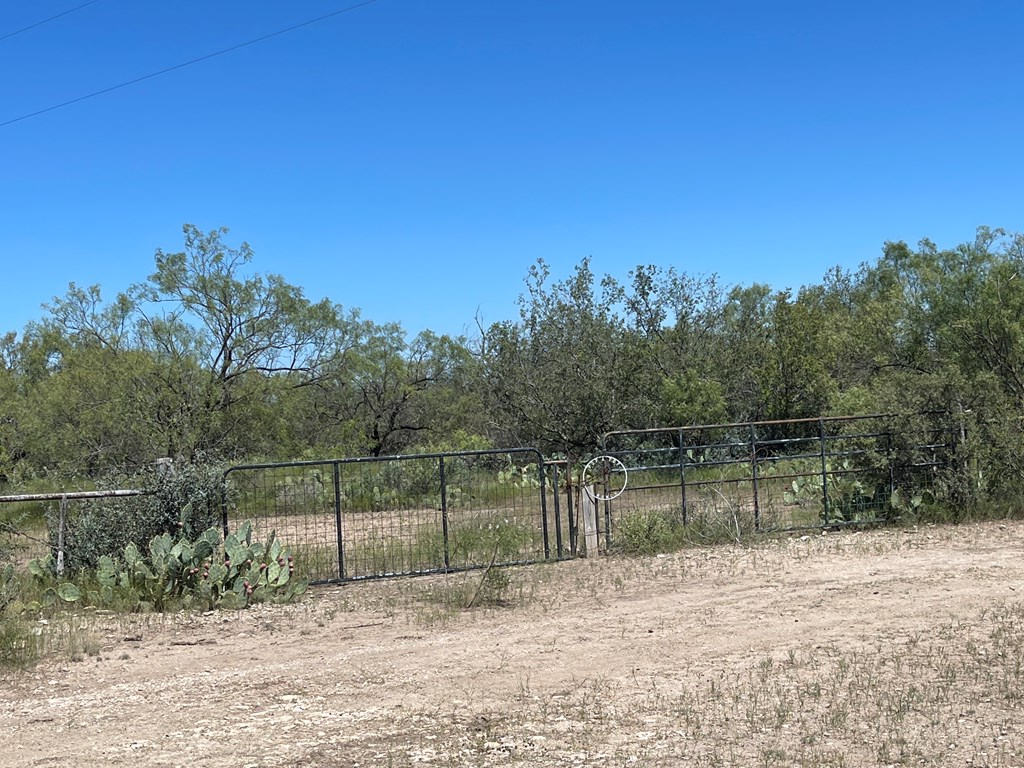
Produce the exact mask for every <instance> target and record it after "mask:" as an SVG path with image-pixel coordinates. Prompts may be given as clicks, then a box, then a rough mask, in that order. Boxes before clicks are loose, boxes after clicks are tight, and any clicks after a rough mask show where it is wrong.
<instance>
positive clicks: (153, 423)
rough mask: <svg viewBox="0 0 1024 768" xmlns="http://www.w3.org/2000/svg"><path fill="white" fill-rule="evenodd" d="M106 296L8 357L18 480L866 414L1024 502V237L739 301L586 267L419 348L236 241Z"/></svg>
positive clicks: (571, 442)
mask: <svg viewBox="0 0 1024 768" xmlns="http://www.w3.org/2000/svg"><path fill="white" fill-rule="evenodd" d="M154 261H155V269H154V271H153V273H152V274H151V275H149V276H148V277H147V278H146V279H144V280H142V281H141V282H139V283H137V284H135V285H133V286H132V287H131V288H129V289H128V290H126V291H125V292H124V293H121V294H118V295H116V296H114V297H112V298H109V299H108V298H105V297H104V296H103V295H102V293H101V288H100V286H96V285H93V286H89V287H82V286H79V285H77V284H75V283H71V284H70V285H69V287H68V290H67V292H66V293H65V294H64V295H63V296H59V297H55V298H54V299H53V301H52V302H50V303H49V304H48V305H47V306H46V307H45V308H44V314H43V316H42V317H41V318H40V319H39V320H37V321H35V322H32V323H30V324H29V325H28V326H26V327H25V328H24V329H22V330H21V332H20V333H8V334H7V335H5V336H4V337H2V338H0V480H7V481H10V482H15V481H18V480H19V479H24V478H28V477H33V476H37V475H41V474H45V473H51V472H57V473H59V474H61V475H64V476H71V475H83V474H84V475H89V474H95V473H98V472H101V471H104V470H108V469H111V468H126V469H131V468H133V467H137V466H139V465H142V464H148V463H151V462H152V461H153V459H154V458H156V457H158V456H173V457H184V458H193V457H195V456H197V455H201V454H202V455H210V456H215V457H218V458H220V459H224V460H250V459H253V460H254V459H290V458H296V457H318V458H322V457H326V456H342V455H348V456H352V455H376V456H379V455H389V454H395V453H408V452H413V451H416V450H438V449H443V448H458V447H481V446H486V445H493V446H504V447H515V446H522V445H533V446H538V447H540V448H541V449H542V450H544V451H545V452H546V453H551V454H563V455H568V456H570V457H581V456H585V455H587V454H588V453H591V452H593V451H594V450H595V449H596V446H597V444H598V441H599V439H600V436H601V434H602V433H603V432H606V431H610V430H618V429H641V428H648V427H654V426H685V425H692V424H701V423H723V422H729V421H746V420H762V419H790V418H801V417H817V416H821V415H827V414H855V413H864V412H869V411H873V412H880V411H889V412H893V411H895V412H911V411H917V410H927V409H934V410H945V411H949V412H955V413H958V414H961V417H962V419H963V420H964V421H965V422H966V421H969V422H970V423H971V424H972V426H973V428H974V433H975V434H977V435H979V436H980V437H979V438H978V439H979V440H980V441H981V443H983V444H984V445H985V446H987V447H986V449H985V450H986V451H987V453H984V456H985V457H988V458H986V459H984V460H985V461H989V462H990V464H991V469H992V472H990V473H989V475H988V476H987V477H988V480H987V482H990V483H993V484H1002V485H1006V484H1013V483H1016V484H1020V483H1024V463H1022V459H1021V453H1022V452H1024V451H1022V449H1021V448H1020V446H1021V445H1022V444H1024V442H1022V439H1021V437H1022V421H1021V415H1022V409H1024V319H1022V318H1024V275H1022V274H1021V273H1022V267H1024V236H1022V235H1018V234H1011V233H1007V232H1005V231H1003V230H1000V229H990V228H987V227H982V228H979V229H978V231H977V233H976V235H975V237H974V238H973V239H972V240H970V241H968V242H965V243H963V244H960V245H957V246H955V247H953V248H949V249H945V250H944V249H940V248H938V247H937V246H936V245H935V244H934V243H932V242H930V241H928V240H922V241H921V242H920V243H918V244H917V246H916V247H912V246H910V245H908V244H907V243H904V242H888V243H885V244H884V246H883V248H882V252H881V255H880V256H879V258H878V259H877V260H876V261H875V262H874V263H866V264H864V265H863V266H862V267H861V268H860V269H858V270H856V271H854V272H846V271H843V270H840V269H835V270H832V271H831V272H829V273H828V274H827V275H825V276H824V278H823V280H822V281H821V283H819V284H814V285H806V286H802V287H800V288H798V289H796V290H790V289H787V290H776V289H773V288H771V287H769V286H767V285H763V284H756V283H755V284H752V285H747V286H723V285H721V283H720V281H719V280H718V278H717V277H715V276H714V275H688V274H685V273H682V272H679V271H677V270H676V269H675V268H674V267H672V266H657V265H639V266H637V267H635V268H634V269H633V270H632V271H631V272H629V273H628V275H627V276H626V279H625V280H622V281H620V280H619V279H618V278H616V277H614V276H608V275H606V276H598V275H595V274H594V273H593V271H592V269H591V265H590V261H589V260H587V259H584V260H583V261H581V262H580V263H579V264H578V265H577V266H576V268H575V269H574V270H573V272H572V273H571V274H569V275H567V276H563V277H558V276H554V275H552V274H551V270H550V268H549V266H548V265H547V264H546V263H544V262H543V261H538V262H536V263H535V264H534V265H533V266H532V267H530V269H529V271H528V274H527V275H526V279H525V287H524V290H523V292H522V294H521V296H520V299H519V305H518V309H519V316H518V318H517V319H516V320H511V321H507V322H501V323H495V324H493V325H491V326H490V327H483V328H480V332H479V335H478V337H477V338H472V339H467V338H465V337H450V336H439V335H437V334H434V333H432V332H430V331H427V330H425V331H423V332H421V333H418V334H416V335H410V334H408V333H407V332H406V331H405V329H403V328H402V327H401V326H400V325H399V324H397V323H393V322H374V321H372V320H368V319H364V318H362V317H361V316H360V314H359V312H358V310H356V309H354V308H345V307H342V306H340V305H338V304H336V303H334V302H332V301H330V300H329V299H326V298H325V299H320V300H312V299H310V298H307V297H306V296H305V294H304V292H303V290H302V289H301V288H299V287H297V286H295V285H292V284H290V283H289V282H287V281H286V279H285V278H284V277H282V276H279V275H268V274H262V273H260V272H259V271H257V270H255V269H254V264H255V263H256V259H255V255H254V253H253V250H252V248H250V246H249V245H247V244H246V243H244V242H243V243H241V244H240V245H233V244H232V243H231V241H230V239H229V233H228V231H227V230H226V229H217V230H213V231H210V232H203V231H201V230H199V229H198V228H196V227H193V226H191V225H186V226H185V227H184V246H183V249H182V250H180V251H174V252H165V251H163V250H157V251H156V253H155V259H154Z"/></svg>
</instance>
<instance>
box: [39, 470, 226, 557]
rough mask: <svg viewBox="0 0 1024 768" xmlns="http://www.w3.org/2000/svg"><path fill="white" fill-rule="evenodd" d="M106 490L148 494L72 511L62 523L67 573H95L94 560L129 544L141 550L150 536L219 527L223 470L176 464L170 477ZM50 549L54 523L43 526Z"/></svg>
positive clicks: (152, 475) (159, 475)
mask: <svg viewBox="0 0 1024 768" xmlns="http://www.w3.org/2000/svg"><path fill="white" fill-rule="evenodd" d="M104 485H106V486H107V487H109V488H116V487H120V488H125V487H130V488H139V489H143V490H147V491H152V493H150V494H148V495H145V496H127V497H118V498H107V499H90V500H87V501H85V502H82V503H81V505H80V506H78V505H76V506H77V510H78V511H77V514H74V515H70V516H69V517H68V519H67V520H66V522H65V532H64V562H65V566H66V567H67V568H68V569H69V570H80V569H83V568H96V567H97V566H98V565H99V562H100V558H101V557H103V556H104V555H112V554H115V553H119V552H123V551H124V550H125V547H127V546H128V545H129V544H134V545H135V546H136V547H138V548H139V549H143V550H144V549H145V548H146V547H147V546H148V545H149V542H150V541H151V540H152V539H153V537H155V536H160V535H162V534H165V533H166V534H171V535H172V536H174V537H178V536H184V537H185V538H186V539H194V538H197V537H198V536H200V535H201V534H202V533H203V532H204V531H206V530H207V529H208V528H210V527H213V526H217V525H219V522H220V518H221V512H220V509H221V501H222V499H223V498H224V494H225V493H226V491H227V487H226V484H225V482H224V473H223V469H222V468H221V467H219V466H216V465H211V464H183V465H180V466H179V465H176V466H175V467H174V471H172V472H158V471H156V470H155V469H154V470H151V471H148V472H145V473H143V474H140V475H135V476H133V477H129V478H120V479H118V478H112V479H108V480H107V481H106V482H105V483H104ZM48 523H49V531H50V544H51V546H52V547H53V548H54V549H56V544H57V535H58V528H59V523H58V521H57V520H54V519H53V517H52V513H51V519H50V520H49V521H48Z"/></svg>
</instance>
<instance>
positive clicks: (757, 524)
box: [750, 424, 761, 532]
mask: <svg viewBox="0 0 1024 768" xmlns="http://www.w3.org/2000/svg"><path fill="white" fill-rule="evenodd" d="M750 480H751V484H752V485H753V486H754V530H755V531H758V532H760V531H761V500H760V498H759V493H758V488H757V429H756V428H755V427H754V425H753V424H751V425H750Z"/></svg>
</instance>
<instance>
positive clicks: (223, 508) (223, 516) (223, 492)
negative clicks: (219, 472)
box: [220, 467, 234, 539]
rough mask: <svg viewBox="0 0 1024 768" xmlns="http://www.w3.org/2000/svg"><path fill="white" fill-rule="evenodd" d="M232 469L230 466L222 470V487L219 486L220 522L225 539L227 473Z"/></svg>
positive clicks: (226, 525) (226, 523) (226, 530)
mask: <svg viewBox="0 0 1024 768" xmlns="http://www.w3.org/2000/svg"><path fill="white" fill-rule="evenodd" d="M232 469H234V467H230V468H228V469H227V470H226V471H225V472H224V487H223V488H221V497H220V518H221V519H220V524H221V528H222V529H223V531H224V538H225V539H226V538H227V537H228V474H230V472H231V470H232Z"/></svg>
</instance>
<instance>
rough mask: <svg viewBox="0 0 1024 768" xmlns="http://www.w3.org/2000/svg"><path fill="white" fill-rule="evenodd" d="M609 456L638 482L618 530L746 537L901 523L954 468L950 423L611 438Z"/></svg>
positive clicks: (795, 426) (617, 511)
mask: <svg viewBox="0 0 1024 768" xmlns="http://www.w3.org/2000/svg"><path fill="white" fill-rule="evenodd" d="M602 444H603V449H602V450H603V452H604V453H605V454H607V455H609V456H612V457H615V458H617V459H619V460H620V461H621V462H622V463H623V465H624V467H625V470H626V472H627V473H628V478H629V479H628V485H627V489H626V491H625V492H624V493H623V494H622V495H620V496H619V497H618V498H616V499H614V500H612V501H609V502H606V504H605V510H606V515H605V517H606V520H607V525H606V536H605V540H606V543H607V544H608V545H609V546H610V545H611V542H612V534H613V527H614V521H615V520H616V519H621V518H623V517H625V516H628V515H630V514H636V513H639V512H643V513H645V514H649V513H651V512H659V513H662V514H665V515H668V516H670V517H672V518H673V519H674V520H676V521H678V522H681V523H684V524H697V525H717V526H723V525H724V526H727V527H728V528H729V530H735V532H736V534H737V535H739V534H741V533H742V532H744V531H776V530H792V529H799V528H808V527H819V526H835V525H845V524H857V523H871V522H883V521H886V520H891V519H893V518H894V517H896V516H898V515H899V514H901V513H902V512H903V511H905V510H906V509H908V508H911V507H913V506H914V505H915V504H920V503H923V502H925V501H927V500H928V499H929V498H930V496H929V494H930V493H932V492H933V490H934V487H935V481H936V474H937V472H938V471H939V470H940V469H941V468H942V467H944V466H946V464H947V463H948V462H949V460H950V456H951V453H952V449H953V445H954V434H953V432H952V431H951V430H950V428H949V425H948V424H947V423H945V418H944V414H915V415H913V416H910V417H897V416H890V415H879V416H860V417H833V418H821V419H797V420H788V421H771V422H752V423H742V424H723V425H705V426H697V427H681V428H671V429H653V430H638V431H624V432H611V433H608V434H607V435H605V437H604V439H603V441H602Z"/></svg>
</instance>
